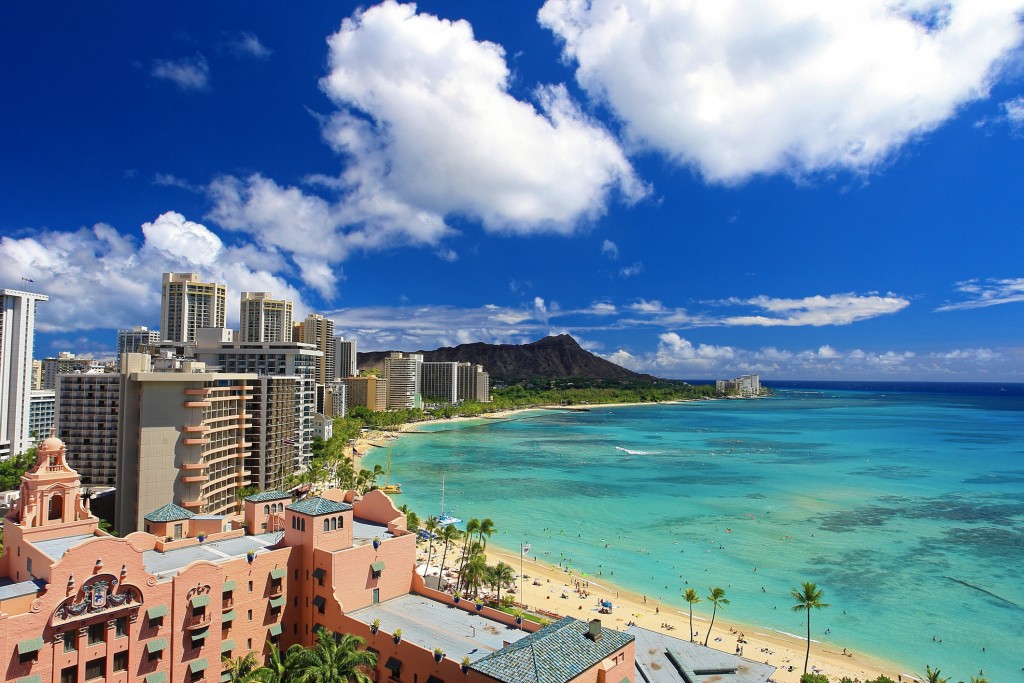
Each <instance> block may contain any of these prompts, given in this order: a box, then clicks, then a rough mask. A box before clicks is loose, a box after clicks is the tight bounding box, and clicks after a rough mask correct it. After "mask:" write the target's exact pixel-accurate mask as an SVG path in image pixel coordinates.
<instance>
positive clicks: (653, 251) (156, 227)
mask: <svg viewBox="0 0 1024 683" xmlns="http://www.w3.org/2000/svg"><path fill="white" fill-rule="evenodd" d="M151 5H152V3H100V4H99V5H96V4H81V3H72V4H70V5H67V6H64V7H62V8H61V10H60V12H54V11H53V10H52V9H51V8H47V7H46V6H45V5H38V3H25V2H14V3H5V4H4V6H3V7H2V8H0V64H2V67H0V88H2V92H3V94H4V105H3V106H2V107H0V233H2V239H0V286H5V287H16V288H22V287H25V288H30V289H33V290H35V291H41V292H43V293H46V294H49V295H50V301H49V302H48V303H46V304H42V305H40V308H39V334H38V337H37V353H36V355H37V356H38V357H42V356H44V355H52V354H55V353H56V352H57V351H61V350H70V351H73V352H77V353H93V354H96V355H98V356H103V355H107V354H110V353H111V352H112V350H113V348H114V346H115V333H114V330H115V329H116V328H118V327H127V326H131V325H139V324H143V325H149V326H151V327H157V326H158V324H159V286H160V274H161V273H162V272H164V271H170V270H173V271H196V272H200V273H202V274H204V275H205V276H207V277H209V278H211V279H214V280H216V281H222V282H226V283H227V284H228V287H229V307H228V308H229V322H232V320H233V319H237V315H238V303H237V302H238V295H239V292H240V291H243V290H250V291H272V292H274V294H276V295H278V296H280V297H285V298H290V299H292V300H293V301H295V303H296V308H297V310H298V311H299V312H300V313H302V314H304V313H306V312H311V311H315V312H321V313H325V314H327V315H329V316H330V317H332V318H334V319H335V321H336V328H335V329H336V332H337V333H339V334H345V335H346V336H347V337H349V338H356V339H357V340H358V341H359V344H360V348H361V349H362V350H374V349H388V348H398V349H403V350H415V349H421V348H425V349H431V348H436V347H438V346H441V345H452V344H458V343H464V342H473V341H484V342H492V343H521V342H527V341H532V340H535V339H538V338H540V337H542V336H544V335H546V334H551V333H562V332H568V333H570V334H572V335H574V336H575V337H576V338H577V339H578V340H580V342H581V343H582V344H583V345H584V346H585V347H586V348H588V349H590V350H592V351H594V352H595V353H598V354H600V355H602V356H604V357H606V358H609V359H611V360H614V361H616V362H619V363H620V364H622V365H625V366H627V367H630V368H633V369H636V370H640V371H644V372H651V373H654V374H657V375H661V376H665V377H727V376H734V375H736V374H740V373H742V372H748V371H755V372H760V373H761V375H762V376H763V377H765V378H769V379H770V378H776V379H801V378H806V379H844V378H851V379H852V378H858V379H908V380H909V379H928V380H943V381H944V380H1016V381H1024V341H1022V334H1021V333H1022V331H1024V325H1022V323H1021V317H1022V313H1024V262H1022V260H1021V256H1022V254H1024V237H1022V229H1021V226H1022V218H1024V203H1022V202H1021V196H1022V194H1024V193H1022V188H1024V167H1022V164H1021V152H1022V150H1024V137H1022V136H1024V81H1022V76H1024V59H1022V56H1024V52H1022V50H1021V45H1022V40H1024V26H1022V23H1021V19H1020V17H1021V13H1022V11H1024V1H1022V0H1014V1H1011V0H989V1H987V2H985V3H978V2H970V1H959V0H954V1H951V2H946V1H943V2H933V1H930V0H904V1H901V2H897V1H895V0H877V1H872V0H863V1H861V2H854V3H820V2H811V1H808V2H791V1H789V0H774V1H763V2H756V3H738V2H723V3H691V2H684V1H683V0H679V1H677V2H667V1H664V0H662V1H659V2H654V0H617V1H615V2H611V1H610V0H591V1H590V2H581V1H579V0H548V2H546V3H541V2H534V3H527V2H509V3H491V2H465V1H462V2H458V1H448V2H442V1H440V0H438V1H434V2H420V3H418V4H417V5H411V4H399V3H394V2H385V3H383V4H376V5H362V6H357V5H354V4H351V3H345V2H335V3H306V4H303V5H302V6H301V8H298V9H296V6H294V5H289V4H286V3H269V2H254V3H252V2H247V3H241V2H219V3H196V2H179V3H163V4H160V5H159V6H151ZM694 5H696V6H694ZM833 5H835V6H833ZM22 278H30V279H32V280H33V282H32V283H31V284H26V283H24V282H23V281H22Z"/></svg>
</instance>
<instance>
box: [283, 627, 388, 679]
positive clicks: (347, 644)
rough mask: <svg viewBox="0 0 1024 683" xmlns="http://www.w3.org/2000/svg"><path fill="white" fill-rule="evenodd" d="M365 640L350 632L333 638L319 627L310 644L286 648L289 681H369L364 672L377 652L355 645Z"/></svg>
mask: <svg viewBox="0 0 1024 683" xmlns="http://www.w3.org/2000/svg"><path fill="white" fill-rule="evenodd" d="M365 642H366V641H364V640H363V639H362V638H360V637H358V636H354V635H352V634H350V633H346V634H345V635H343V636H341V637H339V638H335V636H334V634H333V633H331V632H330V631H328V630H327V629H324V628H321V629H319V630H318V631H317V633H316V645H314V646H313V647H310V648H305V647H304V648H301V649H300V650H295V646H294V645H293V646H292V647H290V648H288V659H287V666H288V668H289V670H290V674H289V676H288V681H289V683H373V679H372V678H370V676H369V675H368V674H369V672H370V671H372V670H373V669H374V668H375V667H376V666H377V655H375V654H374V653H372V652H369V651H367V650H361V649H360V648H359V646H360V645H363V644H364V643H365Z"/></svg>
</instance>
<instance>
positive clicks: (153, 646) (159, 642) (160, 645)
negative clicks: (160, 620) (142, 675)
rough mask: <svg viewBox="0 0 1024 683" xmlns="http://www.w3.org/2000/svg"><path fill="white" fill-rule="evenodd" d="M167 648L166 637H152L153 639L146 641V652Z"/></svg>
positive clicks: (160, 650)
mask: <svg viewBox="0 0 1024 683" xmlns="http://www.w3.org/2000/svg"><path fill="white" fill-rule="evenodd" d="M166 649H167V639H166V638H154V639H153V640H151V641H149V642H148V643H146V652H149V653H152V652H163V651H164V650H166Z"/></svg>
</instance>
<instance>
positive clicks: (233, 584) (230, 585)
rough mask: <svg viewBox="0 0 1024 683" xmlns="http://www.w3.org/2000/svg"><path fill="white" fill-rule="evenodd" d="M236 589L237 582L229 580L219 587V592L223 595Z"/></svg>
mask: <svg viewBox="0 0 1024 683" xmlns="http://www.w3.org/2000/svg"><path fill="white" fill-rule="evenodd" d="M236 588H238V582H237V581H235V580H233V579H231V580H228V581H225V582H224V585H223V586H221V591H223V592H224V593H227V592H228V591H233V590H235V589H236Z"/></svg>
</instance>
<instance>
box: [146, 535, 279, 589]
mask: <svg viewBox="0 0 1024 683" xmlns="http://www.w3.org/2000/svg"><path fill="white" fill-rule="evenodd" d="M277 538H278V534H276V533H273V534H257V535H255V536H240V537H238V538H229V539H226V540H223V541H210V542H209V543H201V544H199V545H190V546H188V547H185V548H177V549H175V550H167V551H165V552H160V551H159V550H147V551H145V552H144V553H142V562H143V564H144V565H145V567H146V571H147V572H149V573H151V574H156V575H157V576H158V577H160V578H170V576H172V575H174V574H176V573H177V572H178V571H180V570H181V569H183V568H185V567H187V566H188V565H190V564H192V563H193V562H198V561H200V560H204V561H206V562H213V563H219V562H224V561H225V560H233V559H237V558H240V557H245V554H246V553H248V552H249V551H250V550H252V551H256V552H259V551H261V550H267V549H269V548H271V547H272V546H273V545H274V544H275V543H277Z"/></svg>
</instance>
